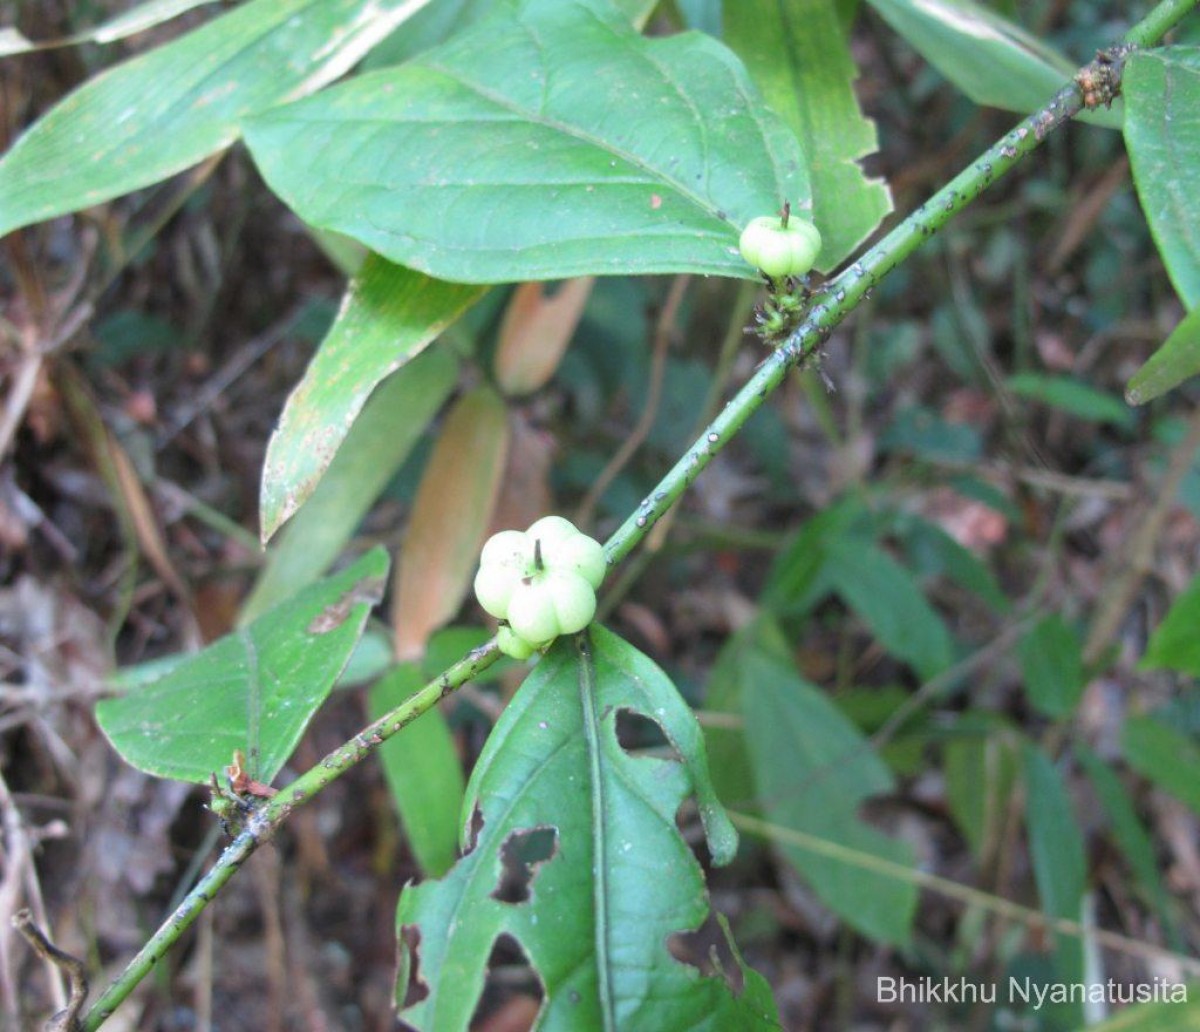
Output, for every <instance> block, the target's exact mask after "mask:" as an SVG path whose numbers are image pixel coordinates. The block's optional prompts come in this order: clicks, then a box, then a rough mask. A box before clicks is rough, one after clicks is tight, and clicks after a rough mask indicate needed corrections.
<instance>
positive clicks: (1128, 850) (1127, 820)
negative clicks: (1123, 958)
mask: <svg viewBox="0 0 1200 1032" xmlns="http://www.w3.org/2000/svg"><path fill="white" fill-rule="evenodd" d="M1075 752H1076V755H1077V756H1078V757H1079V764H1080V766H1081V767H1082V768H1083V769H1084V770H1085V771H1086V772H1087V776H1088V778H1089V779H1090V781H1091V782H1092V787H1093V788H1094V789H1095V791H1096V795H1097V796H1098V797H1099V799H1100V802H1101V804H1102V805H1103V807H1104V811H1105V813H1106V814H1107V815H1108V821H1109V824H1110V825H1111V827H1112V834H1113V839H1114V840H1115V841H1116V843H1117V846H1118V847H1119V848H1120V850H1121V853H1122V854H1123V855H1124V857H1125V860H1126V862H1127V863H1128V864H1129V867H1130V869H1131V870H1132V871H1133V876H1134V878H1135V879H1136V881H1137V885H1138V888H1139V889H1140V890H1141V894H1142V896H1144V897H1145V899H1146V900H1147V902H1149V903H1150V905H1151V906H1153V907H1154V909H1155V911H1156V912H1157V914H1158V919H1159V920H1160V921H1161V922H1162V923H1163V926H1164V927H1165V928H1166V929H1167V930H1168V932H1169V934H1170V937H1171V938H1172V939H1175V940H1176V942H1178V934H1179V933H1178V929H1177V928H1176V925H1175V919H1174V917H1173V916H1172V914H1171V910H1170V907H1169V906H1168V901H1167V893H1166V889H1165V887H1164V886H1163V879H1162V874H1161V872H1160V871H1159V865H1158V857H1157V856H1155V849H1154V841H1153V840H1152V839H1151V837H1150V835H1149V833H1148V832H1147V831H1146V828H1145V827H1144V826H1143V824H1142V821H1141V819H1140V818H1139V817H1138V815H1137V811H1136V810H1135V809H1134V805H1133V800H1132V799H1130V797H1129V793H1128V792H1127V791H1126V790H1125V786H1124V785H1122V784H1121V779H1120V778H1118V777H1117V775H1116V773H1115V772H1114V771H1113V769H1112V768H1111V767H1109V766H1108V764H1106V763H1105V762H1104V761H1103V760H1102V759H1101V758H1100V757H1099V756H1097V755H1096V754H1095V753H1094V752H1092V750H1091V749H1088V748H1087V747H1086V746H1083V745H1079V744H1077V745H1076V746H1075Z"/></svg>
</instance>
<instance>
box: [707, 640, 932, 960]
mask: <svg viewBox="0 0 1200 1032" xmlns="http://www.w3.org/2000/svg"><path fill="white" fill-rule="evenodd" d="M717 670H718V671H719V672H720V677H721V684H720V686H719V692H720V695H721V697H722V706H723V708H724V709H726V710H729V709H733V710H734V711H735V712H741V713H742V714H743V715H744V717H745V741H744V749H745V753H746V754H747V755H748V756H749V760H750V768H751V770H752V771H753V776H754V784H755V789H756V795H757V802H758V805H759V806H760V807H761V809H762V811H763V813H764V814H765V815H766V817H767V819H768V820H770V821H771V822H772V823H775V824H780V825H783V826H784V827H788V828H795V829H796V830H797V831H802V832H805V833H807V834H809V835H815V836H817V837H819V838H823V839H827V840H829V841H831V842H836V843H837V844H839V845H841V846H845V847H847V848H849V849H855V850H859V851H861V852H863V853H866V854H869V855H872V856H881V857H884V858H886V859H889V860H893V861H895V862H896V863H901V864H911V863H912V861H913V855H912V850H911V849H910V848H909V847H908V846H907V845H906V844H904V843H901V842H898V841H896V840H895V839H891V838H889V837H888V836H886V835H884V834H883V833H881V832H879V831H877V830H875V829H874V828H872V827H870V826H869V825H867V824H864V823H863V822H862V821H861V820H860V819H859V816H858V810H859V807H860V806H861V804H862V802H863V801H864V800H865V799H867V798H869V797H870V796H873V795H878V794H881V793H885V792H890V791H892V789H893V788H894V787H895V786H894V782H893V779H892V775H891V772H890V771H889V770H888V769H887V767H886V766H885V765H884V764H883V763H882V761H880V759H879V757H878V756H877V755H876V754H875V751H874V749H873V748H872V747H871V744H870V743H869V742H868V741H867V740H866V739H865V738H863V736H862V735H861V734H860V733H859V732H858V730H857V729H856V728H855V727H854V725H853V724H851V723H850V721H849V720H847V719H846V717H845V716H844V715H843V714H842V713H841V712H840V711H839V710H838V709H837V707H836V706H834V705H833V703H832V702H830V701H829V699H828V698H827V697H826V695H825V693H824V692H822V691H821V690H820V689H819V688H817V687H815V686H813V685H811V684H809V683H808V682H807V681H805V680H804V679H803V678H802V677H801V676H800V673H799V671H797V670H796V667H795V664H794V663H793V661H792V658H791V656H790V655H789V653H788V646H787V642H786V640H785V639H784V637H783V634H782V632H781V631H780V630H779V628H778V626H777V625H775V624H774V623H773V622H771V621H769V620H765V619H764V620H762V621H760V622H758V623H756V624H754V625H752V626H751V627H749V628H747V629H746V630H744V631H742V632H741V633H740V634H738V635H737V636H736V637H735V638H733V639H732V640H731V641H730V642H729V644H727V645H726V646H725V650H724V652H723V654H722V657H721V661H720V662H719V663H718V667H717ZM715 676H717V675H716V674H714V677H715ZM722 749H723V750H724V751H725V753H726V755H727V756H729V750H730V743H729V742H728V741H727V740H726V741H724V743H723V745H722ZM734 755H736V754H734ZM778 848H779V850H780V851H781V852H782V853H783V855H784V856H785V857H787V859H788V860H789V862H790V863H791V864H792V866H793V867H795V869H796V870H797V871H798V872H799V873H800V875H801V876H802V877H803V878H804V879H805V880H806V881H807V882H808V883H809V884H810V885H812V887H813V890H814V891H815V892H816V894H817V896H818V897H819V898H820V899H821V901H822V902H823V903H824V904H825V905H826V906H828V907H829V908H830V909H831V910H833V911H834V912H835V913H836V914H837V915H838V916H839V917H841V918H843V919H844V920H845V921H846V922H847V923H849V924H850V925H852V926H853V927H854V928H856V929H858V930H859V931H860V932H863V933H864V934H866V935H870V936H873V937H875V938H877V939H881V940H883V941H885V942H892V943H904V942H907V941H908V938H909V930H910V927H911V925H912V918H913V914H914V912H915V909H916V903H917V893H916V889H915V887H914V886H913V885H911V884H909V883H907V882H902V881H899V880H897V879H895V878H889V877H886V876H883V875H880V874H876V873H874V872H872V871H865V870H858V869H851V868H848V867H847V866H846V865H844V864H842V863H841V862H839V861H837V860H833V859H830V858H828V857H825V856H820V855H817V854H814V853H809V852H806V851H804V850H801V849H799V848H798V847H794V846H789V845H786V844H780V845H779V846H778Z"/></svg>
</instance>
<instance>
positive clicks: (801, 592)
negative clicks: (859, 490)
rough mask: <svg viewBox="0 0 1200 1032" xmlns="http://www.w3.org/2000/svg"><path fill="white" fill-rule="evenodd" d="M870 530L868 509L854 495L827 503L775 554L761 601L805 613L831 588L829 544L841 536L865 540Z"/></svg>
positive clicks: (787, 612)
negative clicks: (826, 571)
mask: <svg viewBox="0 0 1200 1032" xmlns="http://www.w3.org/2000/svg"><path fill="white" fill-rule="evenodd" d="M871 530H872V521H871V518H870V513H869V512H868V510H867V508H866V506H865V505H863V502H862V499H861V498H859V497H857V496H856V495H853V494H850V495H847V496H846V497H845V498H843V499H842V500H841V501H839V502H836V503H834V504H833V505H829V506H826V507H825V508H824V509H822V510H821V511H820V512H818V513H816V514H815V515H813V516H812V517H811V518H810V519H808V520H806V521H805V523H804V526H803V527H801V528H800V531H799V532H798V533H797V534H796V536H795V537H794V538H793V539H792V542H791V544H789V545H788V546H787V547H786V548H784V549H783V550H782V551H781V552H780V553H779V555H778V556H776V558H775V561H774V563H772V565H771V571H770V573H769V574H768V576H767V584H766V587H765V588H764V589H763V593H762V597H761V599H760V601H761V603H762V604H763V605H764V606H767V607H769V608H770V609H771V610H772V611H773V612H775V613H779V614H782V615H786V616H793V615H799V614H803V613H806V612H807V611H808V610H809V609H810V608H811V607H812V606H813V605H814V604H815V603H816V602H818V601H819V600H820V599H821V598H822V597H824V596H825V595H826V594H828V592H829V590H830V587H829V580H828V577H826V576H825V558H826V554H827V552H828V550H829V548H830V547H831V546H832V545H833V543H834V542H836V541H838V540H840V539H842V538H850V539H852V540H854V541H862V540H865V539H867V538H868V536H869V534H870V533H871Z"/></svg>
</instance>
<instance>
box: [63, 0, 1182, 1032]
mask: <svg viewBox="0 0 1200 1032" xmlns="http://www.w3.org/2000/svg"><path fill="white" fill-rule="evenodd" d="M1197 3H1200V0H1164V2H1162V3H1160V4H1159V5H1158V6H1157V7H1155V8H1154V10H1153V11H1151V12H1150V14H1149V15H1148V16H1147V18H1146V19H1145V20H1143V21H1142V22H1140V23H1139V24H1138V25H1137V26H1136V27H1135V28H1134V29H1133V30H1132V31H1131V32H1130V33H1129V35H1128V36H1127V37H1126V42H1128V43H1137V44H1138V45H1139V46H1146V45H1148V44H1150V43H1153V42H1155V41H1156V40H1158V39H1159V38H1161V37H1162V35H1163V34H1164V33H1166V32H1167V31H1169V30H1170V29H1171V28H1172V27H1173V26H1174V25H1175V24H1176V23H1177V22H1178V21H1179V20H1180V19H1182V18H1183V17H1184V15H1186V14H1187V13H1188V11H1190V10H1191V9H1192V8H1194V7H1195V6H1196V4H1197ZM1089 68H1091V69H1093V71H1095V70H1096V69H1097V68H1098V64H1097V65H1092V66H1089ZM1082 106H1083V100H1082V97H1081V95H1080V92H1079V89H1078V87H1077V86H1076V85H1075V84H1074V83H1071V84H1070V85H1068V86H1065V87H1064V88H1063V89H1061V90H1060V91H1059V92H1058V93H1056V94H1055V95H1054V97H1053V98H1052V99H1051V100H1050V102H1049V103H1048V104H1047V105H1046V106H1045V107H1043V108H1041V109H1040V110H1039V111H1036V112H1035V113H1034V114H1032V115H1031V116H1030V117H1028V118H1026V119H1025V120H1024V121H1022V122H1021V123H1020V124H1018V125H1017V126H1016V128H1014V129H1013V130H1012V131H1011V132H1009V133H1007V134H1006V135H1005V136H1003V137H1002V138H1001V139H1000V140H999V141H998V142H997V143H996V144H994V145H993V146H992V147H990V148H988V150H986V151H985V152H984V153H983V154H982V155H980V157H979V158H978V159H977V160H976V161H974V162H973V163H972V164H971V165H970V166H969V167H968V168H967V169H965V170H964V171H963V172H961V173H959V175H957V176H956V177H955V178H954V179H952V180H951V181H950V182H949V183H948V184H946V186H944V187H943V188H942V189H941V190H939V191H938V192H937V193H936V194H934V196H933V197H932V198H930V200H929V201H927V202H926V203H925V204H923V205H921V206H920V207H919V208H918V209H917V210H916V211H915V212H913V213H912V214H911V215H909V216H908V218H906V219H905V220H904V221H903V222H901V223H900V224H899V225H898V226H897V227H896V228H895V229H893V230H892V231H891V232H890V233H888V234H887V236H885V237H884V238H883V239H882V240H881V241H880V242H879V243H877V244H876V245H875V246H874V247H872V248H871V249H870V250H869V251H868V252H867V253H866V254H865V255H863V257H862V258H861V259H860V260H859V261H856V262H855V263H854V264H853V265H851V266H850V268H849V269H847V270H846V271H844V272H843V273H842V274H841V275H839V276H837V277H836V278H835V279H834V280H832V281H831V282H830V283H829V284H827V285H826V287H825V288H824V289H823V290H822V291H820V293H819V294H818V295H817V296H815V297H814V298H813V302H812V304H811V305H810V307H809V308H808V310H807V313H806V316H805V319H804V322H803V323H801V325H800V326H799V327H798V328H797V330H796V331H795V332H794V333H793V334H792V336H791V337H790V338H789V339H788V340H787V341H786V342H785V343H784V344H783V345H781V346H780V347H779V348H778V349H777V350H776V351H775V352H774V353H772V354H771V355H770V357H768V358H767V359H766V360H765V361H764V362H763V363H762V365H760V366H759V368H758V370H757V371H756V372H755V373H754V375H753V376H752V377H751V378H750V379H749V381H747V383H746V384H745V386H744V387H742V389H741V390H740V391H738V393H737V394H736V395H735V396H734V398H733V399H732V400H731V401H730V402H729V403H728V404H727V405H726V406H725V408H724V409H723V410H722V411H721V413H720V414H719V415H718V416H717V418H716V419H715V420H713V422H712V423H711V424H710V425H709V427H708V429H707V431H706V432H705V433H704V434H703V435H702V436H701V438H700V440H698V441H697V442H696V443H695V444H693V445H692V447H691V448H689V449H688V451H687V453H686V454H685V455H684V456H683V458H681V459H680V460H679V462H677V463H676V464H675V466H674V467H672V469H671V470H670V471H669V472H668V473H667V475H666V476H665V477H663V479H662V480H661V481H660V483H659V485H658V487H657V488H656V489H655V491H654V492H653V493H652V494H651V496H650V497H649V498H647V499H646V500H645V501H644V502H643V503H642V504H641V505H640V506H639V507H638V509H637V511H636V512H635V513H634V514H633V515H631V516H630V517H629V518H628V519H627V520H626V521H625V522H624V523H623V524H622V525H621V526H620V527H619V528H618V529H617V531H616V533H615V534H613V536H612V537H611V538H610V539H609V540H608V542H607V543H606V545H605V556H606V558H607V559H608V563H609V565H610V566H613V565H615V564H616V563H618V562H619V561H620V560H621V559H623V558H624V557H625V556H626V555H628V554H629V552H631V551H632V550H633V548H634V547H635V546H636V545H637V544H638V542H640V541H641V540H642V538H644V537H645V536H646V535H647V534H648V533H649V532H650V528H651V527H652V526H653V525H654V524H655V523H656V522H658V520H659V519H660V518H661V517H662V516H663V514H664V513H666V512H667V510H668V509H670V507H671V506H672V505H673V504H674V503H675V502H676V500H678V498H679V496H680V495H682V494H683V492H684V491H685V490H686V489H687V488H688V487H689V486H690V485H691V483H692V481H694V480H695V479H696V477H697V476H699V475H700V472H701V470H703V469H704V468H705V467H706V466H707V465H708V464H709V462H711V461H712V459H713V456H715V455H716V453H717V452H718V451H720V449H721V448H722V447H723V446H724V445H725V444H726V443H727V442H728V441H729V440H730V438H732V437H733V435H734V434H735V433H736V432H737V431H738V430H739V429H740V428H741V427H742V425H743V424H744V423H745V422H746V420H747V419H749V418H750V416H751V415H752V414H753V413H754V412H756V411H757V410H758V409H759V407H760V406H761V405H762V404H763V402H764V401H765V400H766V398H767V397H768V396H769V395H770V393H771V391H773V390H774V389H775V388H776V387H778V386H779V385H780V383H782V382H783V380H784V378H785V377H786V376H787V374H788V372H789V371H790V370H791V369H793V368H794V367H796V366H798V365H800V364H802V363H805V362H808V361H811V360H812V358H813V357H814V355H816V353H817V352H818V351H819V349H820V348H821V346H822V345H823V344H824V343H825V341H826V340H827V339H828V337H829V334H830V332H831V331H832V329H833V327H835V326H836V325H838V323H840V322H841V321H842V320H843V319H845V318H846V316H848V315H849V314H850V313H851V312H852V311H853V310H854V308H855V307H856V306H857V305H858V304H859V303H860V302H861V301H862V300H863V298H864V296H865V295H866V293H867V292H868V291H869V290H871V289H872V288H873V287H874V286H875V285H876V284H877V283H878V282H879V281H880V280H881V279H882V278H883V277H884V276H886V275H887V274H888V273H889V272H891V271H892V270H893V269H895V268H896V267H897V266H898V265H900V264H901V263H902V262H903V261H904V260H905V259H906V258H907V257H908V256H909V255H910V254H912V253H913V252H914V251H915V250H917V248H919V247H920V246H921V245H922V244H923V243H924V242H925V241H926V240H927V239H929V238H930V237H931V236H933V235H934V234H935V233H936V232H937V231H938V230H939V229H941V228H942V227H943V226H944V225H945V224H946V223H947V222H948V221H949V220H950V219H951V217H952V216H953V215H954V214H955V213H956V212H958V211H960V210H961V209H962V208H964V207H966V206H967V205H968V204H970V203H971V202H972V201H974V200H975V198H976V197H978V196H979V195H980V194H981V193H983V191H984V190H986V189H987V188H988V187H989V186H990V185H991V184H992V183H993V182H995V180H997V179H998V178H1000V177H1001V176H1003V175H1005V174H1006V173H1008V172H1009V171H1011V170H1012V169H1013V168H1014V167H1015V166H1016V165H1017V164H1018V163H1019V162H1020V160H1021V159H1022V158H1023V157H1024V156H1025V155H1026V154H1029V153H1030V152H1031V151H1033V150H1035V149H1036V148H1037V147H1038V146H1039V145H1040V144H1041V143H1042V141H1043V140H1044V139H1045V138H1046V136H1047V135H1048V134H1049V133H1051V132H1053V131H1054V130H1055V129H1057V128H1059V127H1060V126H1062V125H1064V124H1065V123H1066V122H1067V121H1069V120H1070V119H1071V118H1072V116H1074V115H1075V114H1077V113H1078V112H1079V111H1080V109H1081V108H1082ZM499 655H500V652H499V649H498V648H497V646H496V643H495V641H494V640H493V641H491V642H488V644H487V645H484V646H482V647H481V648H478V649H474V650H472V651H471V652H470V653H468V654H467V655H466V656H465V657H464V658H463V659H462V660H460V661H459V662H458V663H455V664H454V665H453V666H452V667H450V668H449V669H448V670H446V671H445V672H444V673H443V674H441V676H439V677H438V678H436V679H435V680H433V681H431V682H430V683H429V684H427V685H426V686H425V687H424V688H422V689H421V690H420V691H418V692H417V693H416V694H415V695H412V696H410V697H409V698H408V699H406V700H405V701H404V702H402V703H401V704H400V705H399V706H398V707H396V709H394V710H392V712H390V713H388V714H386V715H385V716H383V717H381V718H380V719H379V720H377V721H375V722H374V723H373V724H370V725H369V726H368V727H367V728H365V729H364V730H363V731H361V732H360V733H359V734H357V735H355V737H354V738H353V739H351V740H350V741H349V742H347V743H346V744H345V745H343V746H342V747H341V748H339V749H336V750H335V751H334V752H332V753H330V754H329V755H328V756H327V757H325V759H324V760H322V761H321V762H320V763H319V764H318V765H317V766H316V767H314V768H312V769H310V770H308V771H306V772H305V773H304V774H302V775H301V776H300V777H299V778H297V779H296V780H295V781H294V782H292V784H291V785H289V786H288V787H287V788H285V789H284V790H283V791H281V792H280V793H279V795H277V796H276V797H275V798H273V799H271V800H269V801H268V802H266V803H265V804H263V805H262V806H261V807H260V808H259V809H258V810H256V811H255V812H254V814H253V815H252V816H251V818H250V820H249V822H248V824H247V827H246V829H245V830H244V831H243V832H242V833H241V834H239V835H238V837H237V838H236V839H234V840H233V842H232V843H230V845H229V846H228V847H227V848H226V850H225V852H224V853H222V854H221V856H220V858H219V859H218V860H217V862H216V864H215V865H214V866H213V868H212V869H211V870H210V871H209V872H208V873H207V874H206V875H205V876H204V877H203V878H202V879H201V880H200V882H199V883H198V884H197V885H196V887H195V888H194V889H193V890H192V891H191V892H190V893H189V894H188V896H187V898H185V899H184V901H183V902H182V903H181V904H180V905H179V907H178V908H177V909H176V910H175V912H174V913H173V914H172V915H171V916H170V917H169V918H167V920H166V922H165V923H164V924H163V925H162V927H160V928H159V930H158V931H157V932H155V933H154V935H153V936H151V938H150V939H149V940H148V941H147V942H146V944H145V945H144V946H143V947H142V949H141V950H140V951H139V952H138V954H137V956H135V957H134V958H133V960H131V961H130V962H129V965H128V967H126V969H125V970H124V971H123V972H122V973H121V974H120V975H119V976H118V977H117V979H116V981H114V982H113V983H112V985H110V986H109V987H108V989H106V990H105V992H104V994H103V995H102V996H101V997H100V999H99V1000H97V1001H96V1003H95V1005H94V1006H93V1007H92V1009H91V1010H90V1011H89V1012H88V1013H87V1015H86V1017H85V1018H84V1021H83V1026H82V1027H83V1029H84V1030H85V1032H94V1030H95V1029H97V1028H99V1027H100V1025H101V1024H102V1023H103V1022H104V1020H105V1019H106V1018H107V1017H108V1016H109V1015H111V1014H112V1012H113V1010H114V1009H115V1008H116V1007H117V1006H118V1005H119V1004H120V1003H121V1001H122V1000H124V999H125V997H126V996H128V995H129V993H130V992H131V991H132V989H133V987H134V986H135V985H137V983H138V982H140V981H141V980H142V978H144V977H145V976H146V974H147V973H148V972H149V971H150V969H151V968H153V966H154V965H155V964H156V963H157V962H158V961H159V959H160V958H161V957H162V956H163V955H164V954H165V953H166V951H167V950H168V949H169V948H170V947H171V946H172V945H173V944H174V942H175V941H176V940H177V939H178V938H179V937H180V936H181V935H182V934H183V932H184V931H185V930H186V929H187V928H188V927H189V926H190V925H191V923H192V922H193V921H194V920H195V919H196V916H197V915H198V914H199V913H200V912H201V911H202V910H203V909H204V908H205V907H206V906H207V905H208V904H209V903H210V902H211V901H212V898H213V896H214V895H215V894H216V893H217V892H218V891H220V889H221V887H222V886H223V885H224V884H225V883H226V882H227V881H228V880H229V879H230V878H231V877H232V876H233V873H234V871H236V870H237V869H238V868H239V867H240V866H241V865H242V864H243V863H245V861H246V858H247V857H249V856H250V855H251V854H252V853H253V852H254V851H255V849H257V848H258V846H259V845H260V844H261V843H263V842H265V841H267V840H269V839H270V838H271V836H272V835H274V833H275V831H276V830H277V829H278V828H279V826H280V825H281V824H282V823H283V822H284V821H285V820H286V819H287V818H288V816H289V815H290V813H291V812H292V810H294V809H295V808H296V807H298V806H302V805H303V804H304V803H306V802H308V801H309V800H310V799H312V797H313V796H315V795H316V794H317V793H318V792H320V791H321V790H322V789H324V788H325V786H326V785H328V784H329V783H330V782H331V781H333V780H334V779H335V778H338V777H340V776H341V775H342V774H344V773H346V771H348V770H350V768H351V767H353V766H354V765H355V764H356V763H358V762H359V761H360V760H362V759H364V758H365V757H366V756H368V755H370V754H371V753H372V752H373V751H374V750H375V748H376V747H378V746H379V745H380V744H381V743H382V742H383V741H385V740H386V739H387V738H389V737H391V735H393V734H395V733H396V732H398V731H400V730H401V729H403V728H404V727H407V726H408V725H409V724H410V723H412V721H414V720H416V719H417V717H419V716H421V714H423V713H425V712H426V711H427V710H429V709H430V708H431V707H433V706H435V705H437V703H438V702H439V701H440V700H441V699H443V698H445V696H447V695H449V694H450V693H451V692H452V691H454V690H455V689H456V688H458V687H459V686H460V685H462V684H463V683H464V682H465V681H468V680H470V679H471V678H473V677H474V676H475V675H476V674H478V673H480V672H481V671H483V670H485V669H487V668H488V667H490V666H491V665H492V664H493V663H494V662H496V660H497V659H498V658H499ZM1151 949H1153V948H1152V947H1147V950H1151Z"/></svg>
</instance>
